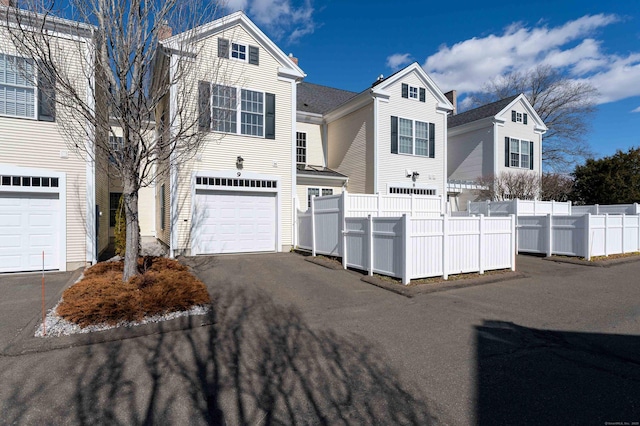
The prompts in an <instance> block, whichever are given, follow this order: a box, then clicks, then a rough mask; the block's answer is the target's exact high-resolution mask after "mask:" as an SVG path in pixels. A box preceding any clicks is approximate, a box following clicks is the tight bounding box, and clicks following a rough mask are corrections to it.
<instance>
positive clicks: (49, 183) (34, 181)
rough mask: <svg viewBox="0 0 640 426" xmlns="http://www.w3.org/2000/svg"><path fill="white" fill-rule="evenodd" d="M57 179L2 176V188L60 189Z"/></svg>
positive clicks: (0, 179) (0, 182)
mask: <svg viewBox="0 0 640 426" xmlns="http://www.w3.org/2000/svg"><path fill="white" fill-rule="evenodd" d="M59 184H60V182H59V180H58V178H57V177H42V176H6V175H5V176H0V186H36V187H43V188H58V185H59Z"/></svg>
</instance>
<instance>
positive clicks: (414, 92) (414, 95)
mask: <svg viewBox="0 0 640 426" xmlns="http://www.w3.org/2000/svg"><path fill="white" fill-rule="evenodd" d="M409 99H418V88H417V87H415V86H409Z"/></svg>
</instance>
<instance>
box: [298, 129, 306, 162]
mask: <svg viewBox="0 0 640 426" xmlns="http://www.w3.org/2000/svg"><path fill="white" fill-rule="evenodd" d="M296 162H297V163H300V164H305V163H306V162H307V134H306V133H303V132H297V133H296Z"/></svg>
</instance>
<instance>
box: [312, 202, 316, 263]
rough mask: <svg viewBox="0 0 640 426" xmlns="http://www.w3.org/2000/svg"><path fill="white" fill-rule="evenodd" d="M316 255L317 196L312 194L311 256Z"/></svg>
mask: <svg viewBox="0 0 640 426" xmlns="http://www.w3.org/2000/svg"><path fill="white" fill-rule="evenodd" d="M315 255H316V196H315V195H312V196H311V256H314V257H315Z"/></svg>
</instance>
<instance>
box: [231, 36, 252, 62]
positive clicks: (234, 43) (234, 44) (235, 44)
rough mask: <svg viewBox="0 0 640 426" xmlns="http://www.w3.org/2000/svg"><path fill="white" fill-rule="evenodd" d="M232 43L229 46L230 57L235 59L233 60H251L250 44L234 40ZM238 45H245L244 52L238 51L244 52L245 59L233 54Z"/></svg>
mask: <svg viewBox="0 0 640 426" xmlns="http://www.w3.org/2000/svg"><path fill="white" fill-rule="evenodd" d="M230 44H231V46H229V59H233V60H235V61H239V62H249V45H248V44H245V43H236V42H234V41H231V42H230ZM236 46H237V47H238V48H240V47H244V53H242V52H240V51H239V50H238V52H237V53H238V55H240V54H244V59H243V58H236V57H234V56H233V54H234V52H235V49H234V47H236Z"/></svg>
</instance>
